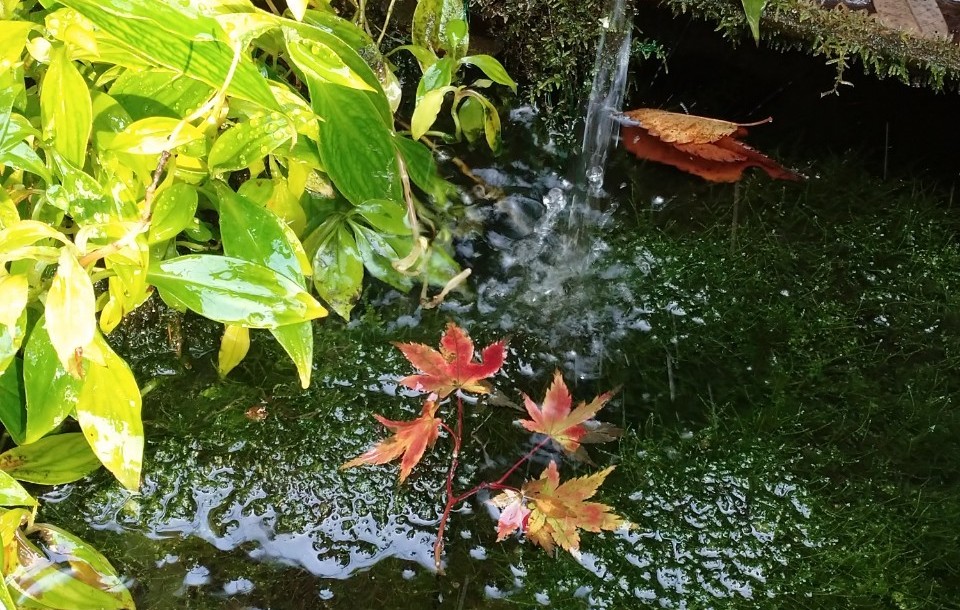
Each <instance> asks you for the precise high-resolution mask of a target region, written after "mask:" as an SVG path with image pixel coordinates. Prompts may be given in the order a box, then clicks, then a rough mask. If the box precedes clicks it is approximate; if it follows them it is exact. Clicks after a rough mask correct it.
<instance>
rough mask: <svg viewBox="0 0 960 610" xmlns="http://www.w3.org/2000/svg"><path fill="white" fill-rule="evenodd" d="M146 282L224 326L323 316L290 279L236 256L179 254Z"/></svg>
mask: <svg viewBox="0 0 960 610" xmlns="http://www.w3.org/2000/svg"><path fill="white" fill-rule="evenodd" d="M147 279H148V281H149V282H150V283H151V284H153V285H155V286H157V287H158V288H159V289H160V292H161V295H162V296H163V295H164V294H168V295H169V296H171V297H172V298H173V299H174V300H175V301H176V302H177V303H180V304H182V305H183V306H185V307H188V308H190V309H192V310H193V311H195V312H197V313H199V314H200V315H202V316H204V317H207V318H210V319H211V320H215V321H217V322H222V323H224V324H241V325H243V326H248V327H250V328H275V327H277V326H283V325H286V324H293V323H295V322H303V321H305V320H312V319H314V318H319V317H322V316H324V315H326V310H325V309H324V308H323V307H322V306H321V305H320V303H318V302H317V301H316V299H314V298H313V297H312V296H310V295H309V294H308V293H307V292H306V291H305V290H304V289H303V288H301V287H300V286H299V285H298V284H297V283H296V282H294V281H293V280H291V279H288V278H287V277H285V276H283V275H281V274H279V273H277V272H276V271H273V270H272V269H269V268H267V267H264V266H263V265H257V264H255V263H251V262H249V261H245V260H242V259H238V258H232V257H228V256H214V255H208V254H189V255H186V256H180V257H177V258H172V259H168V260H165V261H162V262H159V263H157V264H156V265H155V266H154V265H151V268H150V272H149V273H148V276H147ZM164 298H165V299H166V298H167V297H166V296H165V297H164Z"/></svg>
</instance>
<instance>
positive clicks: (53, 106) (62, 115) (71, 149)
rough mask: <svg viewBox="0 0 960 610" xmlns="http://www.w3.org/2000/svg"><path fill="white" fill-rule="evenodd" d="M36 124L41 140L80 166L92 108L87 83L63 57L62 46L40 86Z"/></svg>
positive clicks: (91, 122) (53, 55)
mask: <svg viewBox="0 0 960 610" xmlns="http://www.w3.org/2000/svg"><path fill="white" fill-rule="evenodd" d="M40 117H41V118H40V122H41V124H42V125H43V135H44V138H46V139H49V140H52V141H53V145H54V147H55V148H56V149H57V151H58V152H59V153H60V154H61V155H63V156H64V158H66V159H67V160H68V161H69V162H70V163H72V164H74V165H76V166H77V167H83V163H84V158H85V157H86V154H87V140H88V139H89V138H90V130H91V129H92V126H93V106H92V103H91V101H90V90H89V89H88V88H87V82H86V81H85V80H84V79H83V77H82V76H81V75H80V72H79V70H77V67H76V66H75V65H73V62H72V61H70V59H69V58H68V57H67V54H66V47H64V46H63V45H58V46H55V47H54V49H53V51H52V53H51V55H50V67H49V68H47V74H46V76H45V77H44V79H43V82H42V83H41V84H40Z"/></svg>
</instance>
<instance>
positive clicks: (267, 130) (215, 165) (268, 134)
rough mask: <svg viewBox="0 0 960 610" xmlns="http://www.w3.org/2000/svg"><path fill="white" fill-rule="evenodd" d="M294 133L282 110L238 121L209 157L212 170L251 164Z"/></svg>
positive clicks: (240, 167) (220, 138)
mask: <svg viewBox="0 0 960 610" xmlns="http://www.w3.org/2000/svg"><path fill="white" fill-rule="evenodd" d="M295 135H296V132H295V131H294V129H293V125H291V124H290V121H288V120H287V119H286V118H285V117H284V116H283V115H282V114H279V113H270V114H267V115H265V116H256V117H253V118H251V119H250V120H248V121H242V122H240V123H237V124H236V125H234V126H233V127H231V128H230V129H228V130H226V131H225V132H223V133H222V134H220V135H219V136H218V137H217V139H216V141H215V142H214V143H213V147H212V148H211V149H210V154H209V155H208V156H207V165H208V167H209V168H210V173H213V174H218V173H221V172H227V171H234V170H238V169H243V168H245V167H249V166H250V165H251V164H253V163H255V162H257V161H259V160H261V159H263V158H264V157H265V156H267V155H269V154H270V153H272V152H273V151H274V150H276V149H277V148H279V147H280V146H281V145H283V144H284V143H285V142H288V141H289V140H291V139H292V138H293V137H294V136H295Z"/></svg>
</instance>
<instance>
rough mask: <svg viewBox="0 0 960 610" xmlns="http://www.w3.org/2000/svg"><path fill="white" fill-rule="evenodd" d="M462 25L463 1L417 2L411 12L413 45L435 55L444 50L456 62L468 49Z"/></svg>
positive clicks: (464, 18) (463, 18) (465, 20)
mask: <svg viewBox="0 0 960 610" xmlns="http://www.w3.org/2000/svg"><path fill="white" fill-rule="evenodd" d="M458 21H459V22H460V23H457V22H458ZM466 22H467V7H466V5H465V3H464V2H463V0H419V1H418V2H417V8H416V10H415V11H414V12H413V29H412V35H413V44H415V45H419V46H421V47H427V48H428V49H432V50H433V51H435V52H439V51H445V52H446V53H447V54H449V55H451V56H453V58H454V60H456V59H459V58H461V57H463V56H464V55H465V54H466V52H467V48H468V47H469V46H470V40H469V37H468V36H467V35H466V31H465V28H464V27H463V24H466Z"/></svg>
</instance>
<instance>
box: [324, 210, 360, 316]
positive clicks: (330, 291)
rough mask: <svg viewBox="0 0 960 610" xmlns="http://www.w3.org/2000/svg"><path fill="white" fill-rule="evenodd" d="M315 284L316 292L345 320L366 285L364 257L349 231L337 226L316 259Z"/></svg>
mask: <svg viewBox="0 0 960 610" xmlns="http://www.w3.org/2000/svg"><path fill="white" fill-rule="evenodd" d="M313 284H314V286H315V287H316V289H317V294H319V295H320V297H321V298H322V299H323V300H324V301H326V302H327V304H328V305H330V308H331V309H333V310H334V311H335V312H337V314H339V315H340V317H341V318H343V319H344V320H349V319H350V311H351V310H352V309H353V306H354V304H355V303H356V302H357V299H359V298H360V290H361V288H362V287H363V260H362V259H361V258H360V252H359V251H358V250H357V242H356V240H355V239H354V238H353V235H352V234H351V233H350V231H349V230H348V229H347V228H346V227H344V226H340V227H337V230H336V233H334V234H332V235H331V236H330V238H329V239H327V241H326V242H325V243H324V244H322V245H321V246H320V248H318V249H317V253H316V255H314V258H313Z"/></svg>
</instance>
